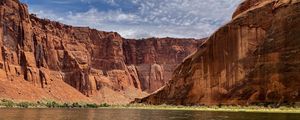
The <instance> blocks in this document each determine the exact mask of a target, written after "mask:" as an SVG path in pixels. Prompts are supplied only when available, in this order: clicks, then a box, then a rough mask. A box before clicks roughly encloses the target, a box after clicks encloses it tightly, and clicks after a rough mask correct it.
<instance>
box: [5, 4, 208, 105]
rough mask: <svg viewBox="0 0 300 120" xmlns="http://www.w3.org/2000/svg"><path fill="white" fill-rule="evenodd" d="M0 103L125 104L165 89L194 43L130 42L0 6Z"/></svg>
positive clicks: (21, 7)
mask: <svg viewBox="0 0 300 120" xmlns="http://www.w3.org/2000/svg"><path fill="white" fill-rule="evenodd" d="M0 22H1V24H0V51H1V54H0V98H6V99H8V98H9V99H15V100H31V101H32V100H34V101H36V100H47V99H52V100H59V101H68V102H72V101H91V102H107V103H127V102H129V101H131V100H133V99H134V98H136V97H142V96H145V95H147V93H145V92H149V93H150V92H153V91H155V90H157V89H158V88H160V87H162V86H163V85H164V83H165V82H167V81H168V80H169V79H170V76H171V72H172V71H173V70H174V69H175V66H176V65H177V64H179V63H181V61H182V60H183V59H184V57H186V56H187V55H189V54H191V53H192V52H194V50H196V49H197V45H198V44H199V43H201V42H202V41H197V40H194V39H173V38H163V39H156V38H151V39H147V40H127V39H124V38H122V37H121V36H120V35H119V34H117V33H113V32H102V31H97V30H94V29H89V28H83V27H72V26H68V25H64V24H60V23H58V22H52V21H49V20H44V19H39V18H37V17H35V16H34V15H29V13H28V10H27V6H26V5H24V4H22V3H20V2H19V1H18V0H1V1H0Z"/></svg>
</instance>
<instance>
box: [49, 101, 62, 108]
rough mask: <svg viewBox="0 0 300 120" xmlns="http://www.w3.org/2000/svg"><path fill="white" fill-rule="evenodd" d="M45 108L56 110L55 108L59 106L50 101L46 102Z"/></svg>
mask: <svg viewBox="0 0 300 120" xmlns="http://www.w3.org/2000/svg"><path fill="white" fill-rule="evenodd" d="M46 106H47V107H48V108H57V107H59V106H60V105H59V104H58V103H56V102H54V101H52V102H51V101H50V102H47V103H46Z"/></svg>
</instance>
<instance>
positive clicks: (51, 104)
mask: <svg viewBox="0 0 300 120" xmlns="http://www.w3.org/2000/svg"><path fill="white" fill-rule="evenodd" d="M1 107H2V108H3V107H4V108H104V107H110V105H108V104H107V103H103V104H95V103H84V102H82V103H78V102H75V103H60V102H56V101H52V100H45V101H38V102H36V103H32V102H15V101H12V100H6V99H2V100H1V101H0V108H1Z"/></svg>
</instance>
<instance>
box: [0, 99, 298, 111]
mask: <svg viewBox="0 0 300 120" xmlns="http://www.w3.org/2000/svg"><path fill="white" fill-rule="evenodd" d="M0 108H66V109H72V108H79V109H80V108H86V109H87V108H93V109H141V110H180V111H212V112H256V113H299V114H300V107H287V106H281V107H278V108H272V107H264V106H225V105H223V106H171V105H145V104H127V105H109V104H107V103H103V104H95V103H84V102H75V103H59V102H55V101H51V100H45V101H38V102H36V103H32V102H14V101H12V100H5V99H3V100H1V101H0Z"/></svg>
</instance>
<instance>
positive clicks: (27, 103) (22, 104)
mask: <svg viewBox="0 0 300 120" xmlns="http://www.w3.org/2000/svg"><path fill="white" fill-rule="evenodd" d="M30 105H31V104H30V103H29V102H20V103H18V104H17V106H18V107H21V108H28V107H29V106H30Z"/></svg>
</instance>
